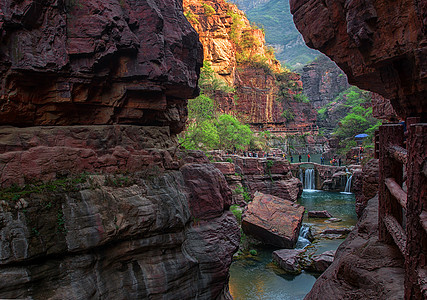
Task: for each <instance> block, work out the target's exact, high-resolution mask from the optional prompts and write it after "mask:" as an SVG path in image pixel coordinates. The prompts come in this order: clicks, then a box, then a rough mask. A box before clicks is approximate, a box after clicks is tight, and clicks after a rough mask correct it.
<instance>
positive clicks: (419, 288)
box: [376, 118, 427, 299]
mask: <svg viewBox="0 0 427 300" xmlns="http://www.w3.org/2000/svg"><path fill="white" fill-rule="evenodd" d="M418 121H419V119H417V118H408V119H407V122H406V124H407V126H408V132H409V135H408V136H407V139H406V141H405V132H404V127H403V125H401V124H388V125H383V126H381V127H380V130H379V135H377V134H376V140H377V136H379V146H377V145H376V149H377V147H378V148H379V153H378V154H377V152H376V156H379V159H380V165H379V167H380V172H379V173H380V185H379V210H378V211H379V213H378V217H379V220H378V221H379V224H378V228H379V238H380V240H382V241H384V242H387V243H394V244H396V245H397V247H398V248H399V249H400V252H401V253H402V255H403V256H404V259H405V299H423V298H424V299H426V298H427V281H426V280H427V278H426V275H427V268H426V264H427V124H425V123H417V122H418ZM405 144H406V145H405ZM405 169H406V174H407V178H406V185H407V189H406V190H407V191H408V192H405V190H404V189H403V188H402V185H403V183H404V181H405V180H404V172H405Z"/></svg>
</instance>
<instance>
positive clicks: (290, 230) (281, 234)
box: [242, 192, 304, 249]
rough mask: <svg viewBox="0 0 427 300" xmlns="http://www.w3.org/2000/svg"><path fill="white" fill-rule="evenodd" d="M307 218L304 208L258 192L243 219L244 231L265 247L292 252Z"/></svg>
mask: <svg viewBox="0 0 427 300" xmlns="http://www.w3.org/2000/svg"><path fill="white" fill-rule="evenodd" d="M303 215H304V207H303V206H301V205H299V204H296V203H293V202H291V201H288V200H284V199H281V198H279V197H275V196H272V195H267V194H262V193H259V192H258V193H256V194H255V197H254V199H253V201H252V202H250V203H249V204H248V207H247V210H246V211H245V212H244V214H243V216H242V229H243V231H244V232H245V233H246V234H248V235H251V236H253V237H255V238H256V239H258V240H260V241H261V242H263V243H264V244H267V245H272V246H276V247H280V248H288V249H291V248H294V247H295V244H296V242H297V240H298V235H299V231H300V228H301V223H302V219H303Z"/></svg>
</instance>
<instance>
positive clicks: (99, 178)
mask: <svg viewBox="0 0 427 300" xmlns="http://www.w3.org/2000/svg"><path fill="white" fill-rule="evenodd" d="M194 170H196V173H197V175H198V178H197V180H194V177H193V176H192V174H195V172H194ZM108 176H110V175H92V176H88V177H87V180H86V181H85V182H83V183H81V184H78V185H77V186H74V187H73V189H72V191H62V190H61V189H60V188H58V191H55V192H39V193H33V194H31V195H30V196H25V197H24V198H25V199H22V200H19V203H21V204H17V205H16V206H14V207H7V206H6V207H5V206H2V207H1V211H0V220H2V222H1V224H2V226H1V228H0V232H1V240H0V246H1V248H0V249H1V251H0V253H1V255H0V279H1V280H0V287H1V288H0V297H1V298H32V299H33V298H34V299H38V298H41V297H43V298H47V299H82V298H100V297H101V298H103V297H106V298H127V299H137V298H144V299H148V298H157V297H162V298H167V299H176V298H177V297H180V298H185V299H193V298H196V297H198V298H200V299H215V298H216V297H218V296H219V295H222V294H223V293H224V291H228V288H227V281H228V267H229V266H230V264H231V259H232V254H233V252H235V251H236V250H237V248H238V244H239V240H240V237H239V235H240V233H239V229H238V226H237V222H236V220H235V218H234V216H233V215H232V213H231V212H229V211H228V210H227V208H228V206H229V204H230V202H231V197H230V196H231V192H230V190H229V189H228V186H227V185H226V182H225V179H224V177H223V176H222V175H221V173H220V172H219V170H217V169H216V168H214V167H213V166H212V165H207V164H185V165H184V166H183V167H182V168H181V170H180V171H178V170H176V171H164V172H160V173H158V174H150V175H147V174H145V173H136V174H133V175H132V176H130V175H129V177H126V176H127V175H124V176H123V177H118V178H116V177H114V178H112V179H111V178H109V177H108ZM119 178H122V179H124V178H128V179H127V180H126V181H124V180H122V181H121V182H122V183H123V182H126V183H127V184H123V185H124V186H123V185H115V184H114V182H115V181H114V180H118V179H119ZM218 179H219V180H218ZM221 179H222V180H221ZM52 184H53V183H52ZM195 185H197V187H198V188H197V189H195V188H194V186H195ZM206 191H212V193H207V192H206ZM213 203H214V204H213ZM9 204H11V203H9Z"/></svg>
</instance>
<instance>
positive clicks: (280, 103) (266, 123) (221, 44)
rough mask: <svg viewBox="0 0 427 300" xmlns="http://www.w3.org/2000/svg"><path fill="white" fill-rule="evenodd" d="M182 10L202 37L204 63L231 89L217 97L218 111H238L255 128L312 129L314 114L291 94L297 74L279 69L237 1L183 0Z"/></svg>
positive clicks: (296, 84)
mask: <svg viewBox="0 0 427 300" xmlns="http://www.w3.org/2000/svg"><path fill="white" fill-rule="evenodd" d="M209 7H210V8H212V9H210V8H209ZM184 10H185V15H186V16H187V18H188V20H189V21H190V22H191V24H192V25H193V26H194V28H195V29H196V30H197V32H198V33H199V35H200V40H201V42H202V44H203V48H204V59H205V61H208V62H210V63H211V64H212V68H213V70H215V72H216V73H217V74H218V75H219V77H221V78H223V79H224V80H225V81H226V82H227V83H228V84H229V85H231V86H233V87H234V88H235V93H234V94H217V95H215V99H216V102H217V104H218V108H219V110H220V111H221V112H224V113H229V114H233V115H236V116H237V117H238V118H239V119H240V120H241V121H243V122H244V123H248V124H252V125H253V126H254V129H257V130H260V129H261V130H264V129H272V130H276V129H278V130H279V131H281V130H286V129H287V128H290V127H292V128H297V127H301V128H310V126H311V125H312V124H313V123H314V122H315V118H316V116H315V112H314V111H313V109H312V107H311V105H309V104H307V103H301V102H297V101H295V100H294V99H293V95H292V94H295V93H298V92H299V91H298V90H299V89H300V87H301V85H302V83H301V81H300V78H299V76H298V75H297V74H295V73H292V72H290V71H286V70H284V69H282V67H281V66H280V63H279V62H278V61H277V60H276V59H275V57H274V54H273V52H272V51H271V50H270V49H268V48H267V47H266V45H265V37H264V33H263V31H262V30H261V29H259V28H257V27H256V26H254V25H251V24H250V22H249V21H248V19H247V18H246V16H245V15H244V13H243V12H242V11H240V10H239V9H238V8H237V7H236V5H234V4H230V3H227V2H225V1H223V0H206V1H205V0H204V1H194V0H185V1H184ZM279 74H281V75H282V76H280V75H279ZM292 89H294V91H293V90H292ZM281 92H284V94H285V99H283V97H282V98H281V96H283V94H282V95H280V93H281ZM301 108H302V109H301ZM285 111H286V112H287V115H286V114H284V112H285Z"/></svg>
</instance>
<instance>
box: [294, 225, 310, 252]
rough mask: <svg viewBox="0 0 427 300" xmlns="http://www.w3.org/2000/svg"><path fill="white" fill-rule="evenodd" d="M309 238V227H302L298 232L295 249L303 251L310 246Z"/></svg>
mask: <svg viewBox="0 0 427 300" xmlns="http://www.w3.org/2000/svg"><path fill="white" fill-rule="evenodd" d="M310 236H311V231H310V227H308V226H307V225H302V226H301V230H300V232H299V236H298V241H297V244H296V245H295V249H304V248H305V247H307V246H308V245H310V244H311V242H310V240H309V237H310Z"/></svg>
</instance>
